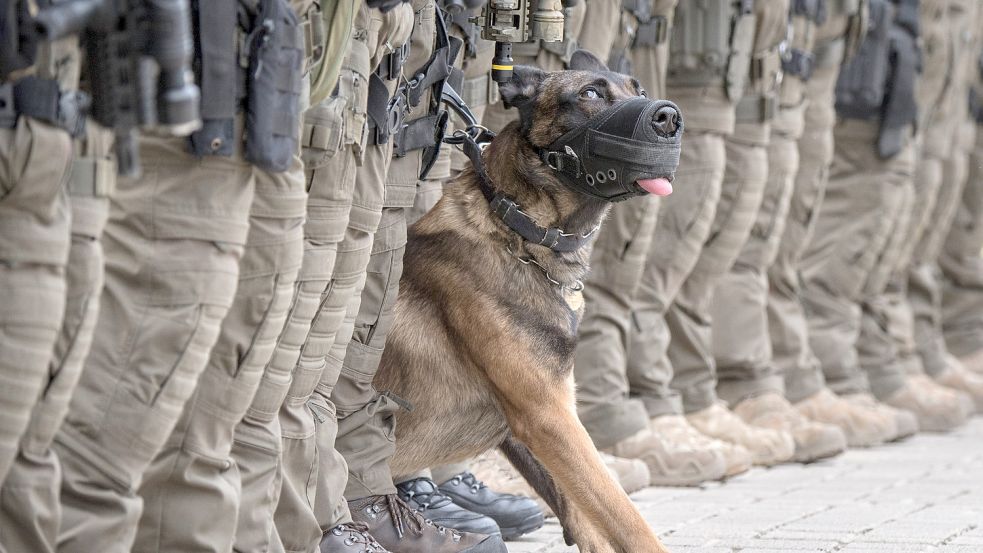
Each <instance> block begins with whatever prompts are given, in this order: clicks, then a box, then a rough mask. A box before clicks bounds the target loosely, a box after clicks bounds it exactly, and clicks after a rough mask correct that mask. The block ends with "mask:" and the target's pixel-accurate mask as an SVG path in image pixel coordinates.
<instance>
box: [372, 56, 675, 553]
mask: <svg viewBox="0 0 983 553" xmlns="http://www.w3.org/2000/svg"><path fill="white" fill-rule="evenodd" d="M571 66H572V67H573V68H574V69H578V70H572V71H563V72H556V73H548V74H547V73H543V72H541V71H539V70H537V69H533V68H524V67H517V68H516V72H515V76H514V77H513V79H512V82H511V83H509V84H507V85H505V86H503V87H502V94H503V98H504V99H505V101H506V102H507V104H509V105H511V106H514V107H516V108H518V109H519V112H520V121H519V122H516V123H512V124H511V125H509V126H508V127H507V128H506V129H504V130H503V131H502V132H501V133H500V134H499V135H498V136H497V137H496V138H495V140H494V141H493V142H492V143H491V144H490V145H489V146H488V148H487V149H486V150H485V152H484V160H485V165H486V167H487V170H488V173H489V176H490V177H491V180H492V181H493V183H494V184H495V186H496V188H498V189H499V190H500V191H503V192H505V193H507V194H508V195H509V196H510V197H511V198H513V199H514V200H515V201H516V202H517V203H518V204H519V205H520V206H521V208H522V209H523V211H525V212H526V213H528V214H529V215H531V216H532V217H533V218H535V220H536V221H537V222H538V223H539V224H540V225H542V226H558V227H560V228H562V229H564V230H565V231H566V232H569V233H578V234H585V233H588V232H590V231H591V229H593V228H595V227H597V226H598V225H599V224H600V223H601V221H602V219H603V218H604V216H605V214H606V212H607V210H608V206H609V204H608V203H607V202H604V201H602V200H597V199H593V198H590V197H588V196H585V195H583V194H580V193H578V192H575V191H572V190H570V189H568V188H566V187H565V186H564V185H563V184H561V183H560V181H558V180H557V179H556V178H555V177H554V175H553V172H552V170H550V169H549V168H548V167H546V166H545V165H544V164H543V163H542V162H541V161H540V159H539V157H538V156H537V155H536V153H535V151H534V146H540V147H542V146H546V145H548V144H549V143H551V142H552V141H554V140H555V139H556V138H557V137H559V136H560V135H561V134H563V133H565V132H566V131H568V130H570V129H572V128H575V127H577V126H579V125H581V124H583V123H584V122H585V121H586V120H587V119H588V118H589V117H590V116H591V115H593V114H595V113H598V112H599V111H601V110H603V109H605V108H607V107H608V106H610V105H611V104H612V103H614V102H617V101H619V100H623V99H626V98H629V97H632V96H638V95H640V94H641V93H642V92H641V90H640V88H639V85H638V82H637V81H635V80H634V79H632V78H630V77H627V76H625V75H620V74H616V73H611V72H608V71H607V69H606V68H605V67H604V66H603V64H601V62H600V61H598V60H597V59H596V58H594V57H593V56H591V55H590V54H587V53H586V52H578V53H577V54H575V56H574V60H573V62H572V63H571ZM588 88H590V89H592V90H594V91H596V93H597V95H598V96H599V98H597V99H595V98H592V97H590V96H591V93H589V92H586V91H587V89H588ZM595 236H596V233H595ZM589 255H590V247H589V246H588V247H584V248H581V249H579V250H577V251H575V252H572V253H564V254H557V253H555V252H553V251H552V250H550V249H548V248H545V247H543V246H538V245H533V244H530V243H528V242H524V241H523V240H522V239H521V238H520V237H519V236H518V234H516V233H515V232H513V231H511V230H510V229H509V228H508V227H506V226H505V225H504V224H503V223H502V222H501V221H500V220H499V219H497V218H496V217H495V216H494V215H493V214H492V212H491V210H490V209H489V206H488V201H487V200H486V199H485V197H484V196H483V195H482V193H481V192H480V190H479V188H478V186H477V184H476V182H475V175H474V173H473V172H471V171H468V172H466V173H465V174H464V175H462V177H461V178H460V179H458V180H457V181H456V182H454V183H452V184H451V185H450V186H449V187H447V189H446V190H445V193H444V197H443V198H442V199H441V200H440V202H439V203H438V204H437V205H436V207H434V208H433V210H432V211H430V212H429V213H428V214H427V215H426V216H424V217H423V218H422V219H421V220H420V221H419V222H417V223H416V224H415V225H414V226H413V227H412V228H411V229H410V232H409V242H408V244H407V247H406V254H405V258H404V270H403V276H402V279H401V281H400V292H399V298H398V300H397V302H396V308H395V309H396V311H395V322H394V325H393V328H392V330H391V331H390V334H389V337H388V340H387V342H386V349H385V352H384V354H383V358H382V365H381V367H380V369H379V372H378V374H377V376H376V379H375V386H376V387H377V388H378V389H380V390H389V391H392V392H393V393H394V394H396V395H397V396H400V397H402V398H403V399H405V400H407V401H408V402H410V403H411V404H412V406H413V409H412V410H411V411H402V412H400V413H399V414H398V415H397V419H396V453H395V456H394V457H393V459H392V467H391V468H392V471H393V474H396V475H400V474H410V473H412V472H415V471H417V470H419V469H422V468H425V467H429V466H434V465H438V464H442V463H447V462H452V461H459V460H462V459H466V458H468V457H471V456H474V455H477V454H479V453H481V452H483V451H485V450H487V449H489V448H492V447H496V446H498V447H500V448H501V449H502V450H503V452H504V453H505V454H506V456H507V457H508V458H509V460H510V461H511V462H512V463H513V464H514V465H515V466H516V467H517V469H518V470H519V471H520V472H521V473H522V474H523V476H525V477H526V478H527V479H528V480H530V483H531V484H532V485H533V486H534V487H535V489H536V490H537V491H538V492H539V493H540V494H541V495H542V496H543V497H544V499H546V500H547V501H548V502H549V503H550V504H551V506H552V508H553V509H554V511H555V512H556V513H557V515H558V516H559V517H560V520H561V522H562V523H563V526H564V529H565V532H566V533H567V536H568V539H571V538H572V540H573V541H574V542H576V543H577V544H578V545H579V546H580V550H581V551H584V552H592V553H608V552H618V553H628V552H631V553H643V552H644V553H657V552H662V551H666V550H665V549H664V547H663V546H662V545H661V544H660V542H659V540H658V538H657V537H656V535H655V533H654V532H653V530H652V529H651V528H650V527H649V525H648V524H646V522H645V521H644V520H643V519H642V517H641V515H640V514H639V513H638V511H637V509H635V507H634V506H633V505H632V503H631V501H630V500H629V499H628V497H627V495H625V493H624V491H622V489H621V487H620V486H619V485H618V483H617V482H616V481H615V480H614V479H612V477H611V476H610V475H609V474H608V471H607V470H606V469H605V466H604V465H603V463H602V461H601V459H600V457H599V455H598V453H597V450H596V449H595V447H594V445H593V443H592V442H591V439H590V437H589V436H588V435H587V432H586V431H585V430H584V427H583V426H582V425H581V423H580V421H579V419H578V418H577V412H576V409H575V400H574V382H573V351H574V346H575V344H576V341H577V325H578V323H579V321H580V319H581V317H582V315H583V301H582V300H580V298H579V293H573V292H570V291H569V290H568V289H564V288H562V287H560V286H557V285H555V284H552V283H550V282H549V281H548V280H547V278H546V276H545V275H544V272H543V270H541V269H540V268H538V267H536V266H534V265H531V264H523V263H520V262H519V260H518V259H517V256H528V257H531V258H533V259H535V260H536V261H537V262H538V263H540V264H541V265H542V266H543V268H545V270H546V271H548V272H549V274H550V276H551V277H552V278H553V279H555V280H557V281H559V282H562V283H573V282H575V281H577V280H579V279H583V278H584V277H585V276H586V274H587V271H588V258H589Z"/></svg>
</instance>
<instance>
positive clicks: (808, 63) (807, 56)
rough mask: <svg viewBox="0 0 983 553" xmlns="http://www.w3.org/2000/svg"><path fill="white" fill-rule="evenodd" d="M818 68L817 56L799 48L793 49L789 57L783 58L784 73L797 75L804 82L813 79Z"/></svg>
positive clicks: (788, 54)
mask: <svg viewBox="0 0 983 553" xmlns="http://www.w3.org/2000/svg"><path fill="white" fill-rule="evenodd" d="M815 66H816V56H814V55H813V54H812V52H806V51H805V50H800V49H799V48H792V49H791V50H790V51H789V52H788V53H787V55H785V56H782V71H784V72H785V73H787V74H789V75H795V76H797V77H799V78H800V79H802V80H803V81H808V80H809V78H810V77H812V72H813V70H814V69H815Z"/></svg>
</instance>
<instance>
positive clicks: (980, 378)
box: [935, 359, 983, 413]
mask: <svg viewBox="0 0 983 553" xmlns="http://www.w3.org/2000/svg"><path fill="white" fill-rule="evenodd" d="M952 361H953V362H951V363H949V368H948V369H946V370H945V371H944V372H942V374H940V375H938V376H936V377H935V381H936V382H938V383H939V384H941V385H943V386H945V387H946V388H950V389H952V390H958V391H960V392H964V393H965V394H966V395H968V396H969V397H970V399H972V400H973V412H975V413H983V374H977V373H974V372H971V371H969V370H968V369H966V367H964V366H963V365H962V363H960V362H959V361H957V360H956V359H953V360H952Z"/></svg>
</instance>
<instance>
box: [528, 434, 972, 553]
mask: <svg viewBox="0 0 983 553" xmlns="http://www.w3.org/2000/svg"><path fill="white" fill-rule="evenodd" d="M632 500H633V501H634V502H635V504H636V505H637V506H638V508H639V510H640V511H641V513H642V515H643V516H644V517H645V519H646V520H647V521H648V522H649V523H650V524H652V526H653V528H655V529H656V530H657V531H658V532H659V534H660V536H662V538H663V541H664V542H665V544H666V546H667V547H668V548H669V550H670V551H671V552H672V553H780V552H784V553H805V552H806V551H814V552H816V553H888V552H890V553H983V418H981V417H977V418H975V419H973V420H972V421H971V422H970V423H969V424H968V425H966V426H965V427H963V428H961V429H959V430H957V431H956V432H952V433H949V434H925V435H918V436H915V437H913V438H911V439H908V440H906V441H903V442H900V443H894V444H888V445H885V446H882V447H877V448H870V449H859V450H850V451H847V452H846V453H845V454H843V455H840V456H839V457H836V458H833V459H829V460H826V461H823V462H821V463H815V464H810V465H795V464H789V465H781V466H778V467H773V468H771V469H767V470H763V469H754V470H752V471H750V472H748V473H746V474H743V475H740V476H738V477H736V478H732V479H730V480H729V481H727V482H724V483H710V484H706V485H704V486H702V487H700V488H648V489H645V490H641V491H639V492H637V493H635V494H633V495H632ZM509 551H510V553H577V548H576V547H568V546H566V545H565V544H564V543H563V536H562V530H561V528H560V525H559V524H558V523H557V522H556V520H555V519H552V520H550V521H548V522H547V524H546V525H545V526H544V527H543V528H542V529H541V530H539V531H537V532H535V533H533V534H531V535H529V536H524V537H523V538H522V539H521V540H520V541H517V542H510V543H509ZM633 553H634V552H633ZM639 553H641V552H639Z"/></svg>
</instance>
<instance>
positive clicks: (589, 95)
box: [580, 88, 601, 100]
mask: <svg viewBox="0 0 983 553" xmlns="http://www.w3.org/2000/svg"><path fill="white" fill-rule="evenodd" d="M580 97H581V98H583V99H585V100H597V99H598V98H600V97H601V93H600V92H598V91H597V89H595V88H585V89H584V91H583V92H581V93H580Z"/></svg>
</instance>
